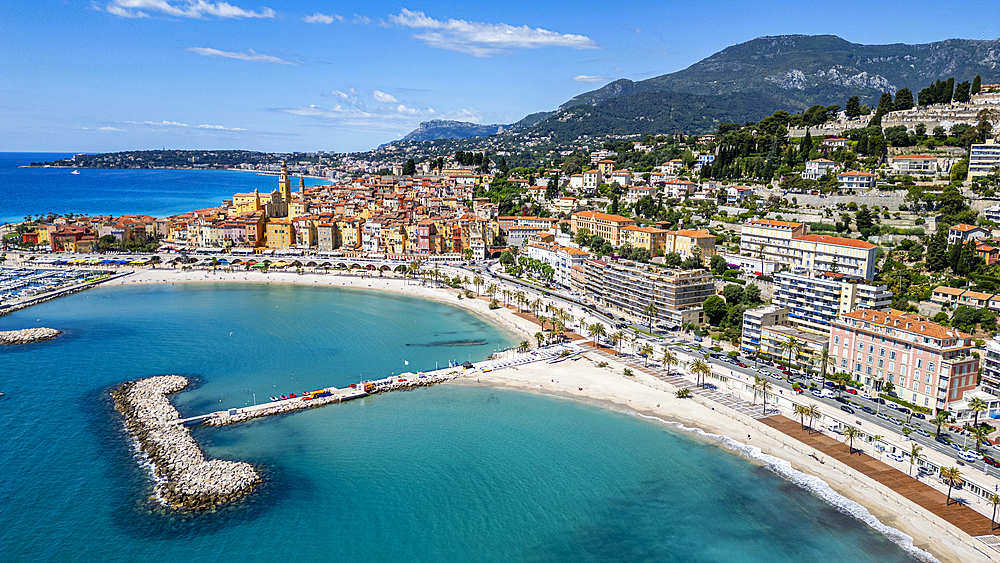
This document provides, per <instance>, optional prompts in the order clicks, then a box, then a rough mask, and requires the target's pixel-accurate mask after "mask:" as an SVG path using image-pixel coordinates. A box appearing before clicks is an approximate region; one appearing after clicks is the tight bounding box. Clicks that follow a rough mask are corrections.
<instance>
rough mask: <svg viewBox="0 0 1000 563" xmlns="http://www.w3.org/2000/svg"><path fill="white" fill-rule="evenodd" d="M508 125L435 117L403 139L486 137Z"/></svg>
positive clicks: (429, 139)
mask: <svg viewBox="0 0 1000 563" xmlns="http://www.w3.org/2000/svg"><path fill="white" fill-rule="evenodd" d="M506 128H507V126H506V125H480V124H478V123H470V122H467V121H449V120H446V119H434V120H431V121H425V122H423V123H421V124H420V126H419V127H417V128H416V129H414V130H413V131H410V132H409V133H407V134H406V136H404V137H403V138H402V139H400V140H401V141H415V142H419V141H434V140H437V139H467V138H469V137H485V136H487V135H495V134H497V133H499V132H501V131H503V130H504V129H506Z"/></svg>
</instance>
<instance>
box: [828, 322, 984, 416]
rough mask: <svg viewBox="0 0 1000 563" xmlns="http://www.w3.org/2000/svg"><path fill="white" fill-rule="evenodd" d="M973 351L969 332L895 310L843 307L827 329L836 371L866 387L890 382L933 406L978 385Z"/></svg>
mask: <svg viewBox="0 0 1000 563" xmlns="http://www.w3.org/2000/svg"><path fill="white" fill-rule="evenodd" d="M973 351H975V347H974V344H973V340H972V335H970V334H965V333H963V332H960V331H958V330H956V329H953V328H948V327H944V326H941V325H939V324H937V323H935V322H933V321H931V320H930V319H928V318H926V317H922V316H920V315H917V314H915V313H904V312H902V311H896V310H891V311H890V312H888V313H883V312H880V311H866V310H859V311H854V312H852V313H847V314H846V315H844V316H843V317H841V318H840V319H838V320H836V321H834V324H833V331H832V332H831V335H830V357H831V358H833V359H834V360H835V361H836V365H837V371H843V372H847V373H850V374H851V375H852V376H853V377H854V379H855V380H856V381H858V382H860V383H862V384H864V385H865V386H866V387H869V388H871V387H874V388H881V387H882V386H883V385H884V384H885V383H886V382H890V383H892V384H893V385H894V386H895V388H896V391H895V392H896V395H897V396H898V397H899V398H901V399H903V400H904V401H908V402H910V403H913V404H915V405H919V406H923V407H928V408H931V409H933V410H934V411H935V412H937V411H942V410H948V408H949V406H950V405H951V404H952V403H955V402H958V401H961V400H962V398H963V397H964V394H965V392H966V391H972V390H974V389H975V388H976V376H977V372H978V368H979V359H978V358H977V357H975V356H973V355H972V353H973Z"/></svg>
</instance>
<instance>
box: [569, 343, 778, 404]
mask: <svg viewBox="0 0 1000 563" xmlns="http://www.w3.org/2000/svg"><path fill="white" fill-rule="evenodd" d="M587 353H588V354H596V355H599V356H603V357H605V358H608V359H609V360H613V361H616V362H619V363H622V364H625V365H627V366H628V367H629V368H630V369H633V370H635V371H638V372H642V373H644V374H646V375H649V376H652V377H655V378H656V379H658V380H660V381H662V382H664V383H666V384H667V385H670V386H671V387H674V388H676V389H685V388H686V389H690V390H691V393H692V394H694V395H698V396H700V397H704V398H706V399H708V400H710V401H712V402H715V403H717V404H719V405H720V406H723V407H726V408H728V409H731V410H734V411H736V412H738V413H740V414H742V415H745V416H748V417H750V418H753V419H760V418H764V417H767V416H771V415H773V414H777V413H778V411H777V409H772V408H768V409H767V412H766V413H765V412H764V411H763V405H761V404H754V403H750V402H747V401H746V400H744V399H742V398H740V397H737V396H735V395H730V394H729V393H726V392H724V391H721V390H719V389H714V388H712V387H697V386H696V385H695V382H694V381H692V380H690V379H688V378H686V377H684V376H683V374H682V373H681V372H679V371H677V370H675V369H672V370H670V372H669V373H668V372H667V370H665V369H663V368H662V367H660V366H658V365H656V364H651V365H646V362H645V361H643V360H641V359H639V358H633V357H618V356H614V355H613V354H609V353H607V352H605V351H604V350H597V349H590V350H588V351H587Z"/></svg>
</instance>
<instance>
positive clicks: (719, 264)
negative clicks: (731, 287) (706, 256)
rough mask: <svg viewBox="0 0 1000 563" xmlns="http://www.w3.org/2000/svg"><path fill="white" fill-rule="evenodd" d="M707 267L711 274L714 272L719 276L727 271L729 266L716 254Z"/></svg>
mask: <svg viewBox="0 0 1000 563" xmlns="http://www.w3.org/2000/svg"><path fill="white" fill-rule="evenodd" d="M709 267H710V268H711V269H712V272H714V273H715V275H717V276H721V275H722V274H723V272H725V271H726V270H728V269H729V264H728V263H727V262H726V259H725V258H723V257H722V255H721V254H716V255H714V256H712V259H711V260H710V261H709Z"/></svg>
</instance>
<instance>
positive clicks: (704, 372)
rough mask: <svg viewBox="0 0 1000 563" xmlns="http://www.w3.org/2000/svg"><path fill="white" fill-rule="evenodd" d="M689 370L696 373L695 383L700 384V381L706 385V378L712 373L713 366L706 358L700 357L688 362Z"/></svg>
mask: <svg viewBox="0 0 1000 563" xmlns="http://www.w3.org/2000/svg"><path fill="white" fill-rule="evenodd" d="M688 372H690V373H692V374H694V378H695V385H698V384H699V383H698V382H699V381H700V382H701V385H702V386H704V385H705V378H706V377H708V376H710V375H712V368H711V367H709V365H708V363H707V362H706V361H705V360H703V359H701V358H698V359H695V360H692V361H691V362H690V363H688Z"/></svg>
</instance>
